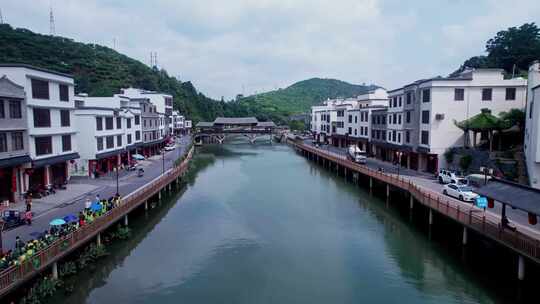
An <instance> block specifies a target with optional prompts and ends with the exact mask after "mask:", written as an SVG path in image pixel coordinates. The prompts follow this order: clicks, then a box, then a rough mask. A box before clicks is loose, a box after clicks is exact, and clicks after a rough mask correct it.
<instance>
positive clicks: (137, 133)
mask: <svg viewBox="0 0 540 304" xmlns="http://www.w3.org/2000/svg"><path fill="white" fill-rule="evenodd" d="M135 140H141V131H135Z"/></svg>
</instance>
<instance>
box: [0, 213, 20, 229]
mask: <svg viewBox="0 0 540 304" xmlns="http://www.w3.org/2000/svg"><path fill="white" fill-rule="evenodd" d="M2 220H3V221H4V230H8V229H12V228H15V227H18V226H21V225H24V224H25V220H24V213H23V212H20V211H18V210H4V213H3V214H2Z"/></svg>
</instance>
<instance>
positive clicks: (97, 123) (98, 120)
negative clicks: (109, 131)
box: [96, 117, 103, 131]
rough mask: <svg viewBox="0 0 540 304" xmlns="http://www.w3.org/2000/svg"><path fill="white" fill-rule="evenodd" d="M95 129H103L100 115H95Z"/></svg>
mask: <svg viewBox="0 0 540 304" xmlns="http://www.w3.org/2000/svg"><path fill="white" fill-rule="evenodd" d="M96 130H98V131H101V130H103V118H101V117H96Z"/></svg>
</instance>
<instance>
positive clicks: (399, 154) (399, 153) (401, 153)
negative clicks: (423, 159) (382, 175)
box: [396, 151, 403, 176]
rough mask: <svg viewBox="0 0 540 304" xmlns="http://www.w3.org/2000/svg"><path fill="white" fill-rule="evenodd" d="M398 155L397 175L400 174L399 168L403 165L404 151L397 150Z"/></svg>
mask: <svg viewBox="0 0 540 304" xmlns="http://www.w3.org/2000/svg"><path fill="white" fill-rule="evenodd" d="M396 155H397V160H398V161H397V175H398V176H399V168H400V167H401V155H403V152H401V151H397V152H396Z"/></svg>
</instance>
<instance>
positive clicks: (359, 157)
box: [348, 145, 367, 164]
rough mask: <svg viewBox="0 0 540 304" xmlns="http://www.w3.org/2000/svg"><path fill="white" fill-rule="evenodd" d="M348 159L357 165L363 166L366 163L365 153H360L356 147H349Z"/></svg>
mask: <svg viewBox="0 0 540 304" xmlns="http://www.w3.org/2000/svg"><path fill="white" fill-rule="evenodd" d="M348 155H349V158H350V159H351V160H352V161H353V162H355V163H358V164H365V163H366V161H367V157H366V151H362V150H361V149H360V148H358V146H355V145H352V146H349V152H348Z"/></svg>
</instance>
